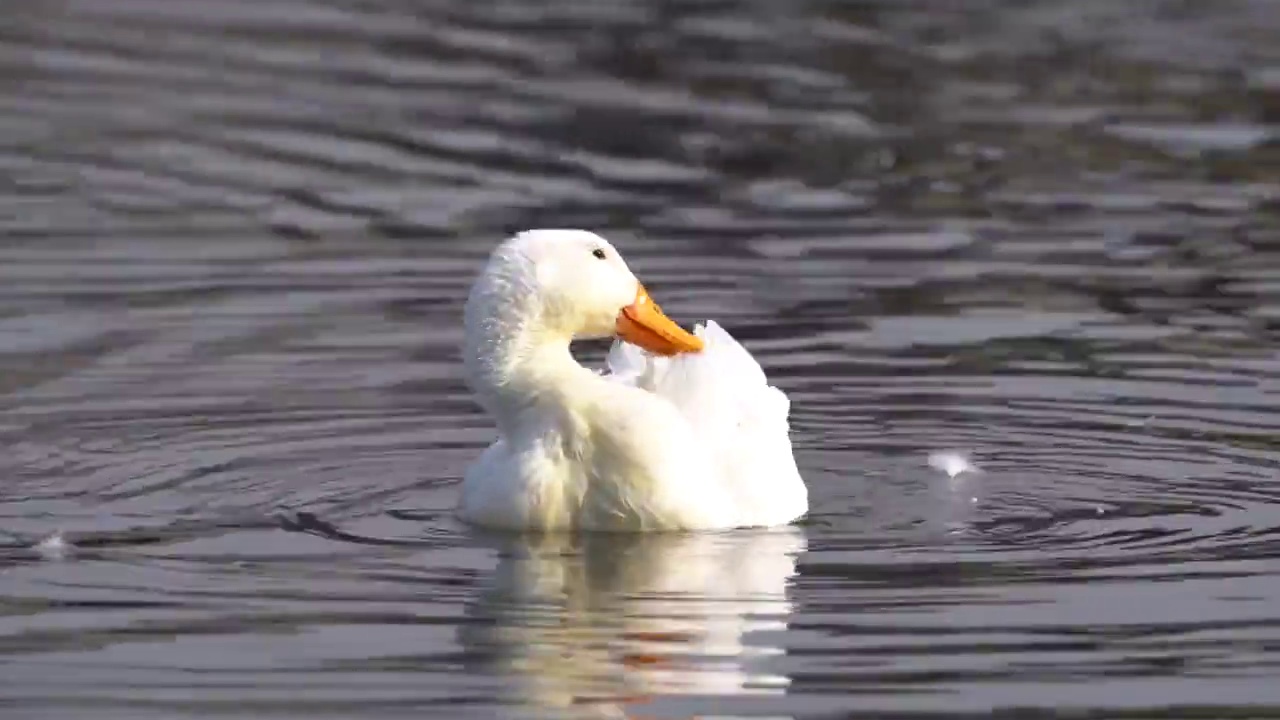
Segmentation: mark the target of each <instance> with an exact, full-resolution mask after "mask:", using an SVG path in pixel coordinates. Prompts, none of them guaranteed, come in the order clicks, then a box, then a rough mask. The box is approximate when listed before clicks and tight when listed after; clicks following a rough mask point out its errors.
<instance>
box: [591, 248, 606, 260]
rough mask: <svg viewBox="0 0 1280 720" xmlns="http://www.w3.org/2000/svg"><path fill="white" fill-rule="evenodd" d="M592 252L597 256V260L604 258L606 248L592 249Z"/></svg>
mask: <svg viewBox="0 0 1280 720" xmlns="http://www.w3.org/2000/svg"><path fill="white" fill-rule="evenodd" d="M591 254H592V255H593V256H595V258H596V259H597V260H603V259H604V250H603V249H601V248H596V249H595V250H592V251H591Z"/></svg>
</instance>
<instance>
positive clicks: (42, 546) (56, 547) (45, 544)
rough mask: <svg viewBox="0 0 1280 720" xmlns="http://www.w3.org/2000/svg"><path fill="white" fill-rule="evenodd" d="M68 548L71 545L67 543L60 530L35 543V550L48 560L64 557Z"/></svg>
mask: <svg viewBox="0 0 1280 720" xmlns="http://www.w3.org/2000/svg"><path fill="white" fill-rule="evenodd" d="M70 549H71V546H70V545H69V544H67V541H66V540H65V539H64V538H63V537H62V533H61V532H56V533H54V534H52V535H50V536H49V537H47V538H45V539H43V540H41V541H40V542H38V543H36V552H38V553H40V554H41V555H43V556H44V557H46V558H48V559H50V560H59V559H61V558H63V557H65V556H66V554H67V551H68V550H70Z"/></svg>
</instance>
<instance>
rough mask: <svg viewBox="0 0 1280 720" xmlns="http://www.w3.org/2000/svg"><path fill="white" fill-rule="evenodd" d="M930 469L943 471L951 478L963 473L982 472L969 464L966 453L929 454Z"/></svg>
mask: <svg viewBox="0 0 1280 720" xmlns="http://www.w3.org/2000/svg"><path fill="white" fill-rule="evenodd" d="M929 467H931V468H933V469H934V470H941V471H942V472H944V473H946V474H947V477H949V478H955V477H956V476H957V475H960V474H961V473H976V472H980V471H979V470H978V468H977V466H976V465H974V464H973V463H971V462H969V458H968V457H967V456H965V454H964V453H958V452H935V453H929Z"/></svg>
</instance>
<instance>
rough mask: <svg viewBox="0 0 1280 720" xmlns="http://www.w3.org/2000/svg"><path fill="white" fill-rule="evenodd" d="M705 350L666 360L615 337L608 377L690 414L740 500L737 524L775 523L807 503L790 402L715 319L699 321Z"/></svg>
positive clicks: (787, 518) (702, 441) (701, 439)
mask: <svg viewBox="0 0 1280 720" xmlns="http://www.w3.org/2000/svg"><path fill="white" fill-rule="evenodd" d="M694 334H695V335H697V336H698V337H700V338H702V341H703V343H704V346H705V347H704V349H703V350H702V352H699V353H687V354H683V355H677V356H675V357H671V358H666V357H659V356H655V355H652V354H650V353H648V352H645V351H644V350H642V349H640V348H638V347H636V346H634V345H630V344H628V343H624V342H621V341H619V342H616V343H614V346H613V348H612V350H611V351H610V352H609V356H608V359H607V363H608V365H609V369H610V372H611V375H610V377H612V378H613V379H614V380H615V381H617V382H624V383H627V384H630V385H634V386H636V387H639V388H642V389H644V390H647V391H649V392H652V393H654V394H655V395H658V396H659V397H662V398H665V399H666V400H668V401H669V402H671V403H672V404H673V405H675V406H676V407H677V408H678V409H679V410H680V412H681V413H682V414H683V415H684V416H685V417H686V418H688V419H689V423H690V425H692V426H693V429H694V432H696V433H697V435H698V440H699V445H700V446H701V447H702V448H704V449H705V451H706V452H707V453H708V454H709V455H710V456H711V457H712V459H713V461H714V465H715V467H717V468H719V469H720V470H721V472H722V473H723V476H724V480H725V482H726V484H727V486H728V487H730V488H732V491H733V493H734V495H735V497H736V498H737V500H738V510H737V513H738V515H739V519H740V522H739V523H738V524H739V525H780V524H785V523H788V522H790V521H792V520H794V519H796V518H797V517H799V516H800V515H803V514H804V512H805V511H806V510H807V509H808V492H807V490H806V488H805V485H804V481H803V480H802V479H801V478H800V473H799V471H798V470H797V468H796V464H795V458H794V456H793V454H792V449H791V439H790V435H789V430H790V428H789V424H788V422H787V416H788V414H789V413H790V409H791V402H790V400H789V399H788V398H787V396H786V394H784V393H783V392H782V391H781V390H779V389H777V388H775V387H773V386H772V385H770V384H769V382H768V379H767V378H766V377H765V373H764V370H763V369H762V368H761V367H760V364H759V363H758V362H756V359H755V358H754V357H752V356H751V353H749V352H748V351H747V349H746V348H744V347H743V346H742V345H741V344H740V343H739V342H738V341H737V340H735V339H734V338H733V336H731V335H730V334H729V333H728V332H727V331H726V330H725V329H724V328H722V327H720V325H719V324H717V323H716V322H715V321H708V322H707V324H706V325H705V326H698V327H697V328H695V329H694Z"/></svg>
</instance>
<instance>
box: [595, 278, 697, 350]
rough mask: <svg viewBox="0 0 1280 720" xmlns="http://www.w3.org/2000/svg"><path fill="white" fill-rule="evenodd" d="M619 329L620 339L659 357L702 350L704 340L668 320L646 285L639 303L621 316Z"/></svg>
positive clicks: (641, 291) (624, 311)
mask: <svg viewBox="0 0 1280 720" xmlns="http://www.w3.org/2000/svg"><path fill="white" fill-rule="evenodd" d="M615 327H616V329H617V332H618V337H620V338H622V339H623V340H626V341H627V342H629V343H631V344H632V345H639V346H640V347H642V348H644V349H645V350H648V351H649V352H651V353H656V354H658V355H676V354H679V353H683V352H698V351H699V350H701V349H702V338H700V337H697V336H694V335H691V334H689V333H688V332H685V329H684V328H682V327H680V326H679V325H677V324H675V321H673V320H672V319H671V318H669V317H667V316H666V315H665V314H664V313H663V312H662V308H660V307H658V303H656V302H654V301H653V300H652V299H650V298H649V291H648V290H645V289H644V286H643V285H641V286H640V288H639V289H638V290H636V299H635V302H633V303H631V304H630V305H628V306H626V307H624V308H622V312H620V313H618V322H617V324H616V325H615Z"/></svg>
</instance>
